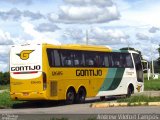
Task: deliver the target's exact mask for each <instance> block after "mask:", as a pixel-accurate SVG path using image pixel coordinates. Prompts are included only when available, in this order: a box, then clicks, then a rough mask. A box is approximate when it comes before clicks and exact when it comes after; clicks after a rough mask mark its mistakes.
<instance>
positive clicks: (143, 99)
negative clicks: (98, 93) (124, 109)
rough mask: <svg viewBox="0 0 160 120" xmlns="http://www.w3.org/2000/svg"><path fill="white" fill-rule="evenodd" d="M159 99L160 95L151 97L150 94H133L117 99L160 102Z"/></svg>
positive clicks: (132, 101) (131, 101) (129, 101)
mask: <svg viewBox="0 0 160 120" xmlns="http://www.w3.org/2000/svg"><path fill="white" fill-rule="evenodd" d="M159 101H160V96H159V97H150V96H144V95H139V96H131V97H129V98H121V99H118V100H117V102H128V103H137V102H138V103H139V102H159Z"/></svg>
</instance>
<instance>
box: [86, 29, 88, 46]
mask: <svg viewBox="0 0 160 120" xmlns="http://www.w3.org/2000/svg"><path fill="white" fill-rule="evenodd" d="M86 45H88V30H86Z"/></svg>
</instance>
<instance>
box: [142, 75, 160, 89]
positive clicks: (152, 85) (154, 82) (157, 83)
mask: <svg viewBox="0 0 160 120" xmlns="http://www.w3.org/2000/svg"><path fill="white" fill-rule="evenodd" d="M152 90H153V91H159V90H160V75H159V79H152V78H150V79H149V80H148V79H147V75H146V74H145V75H144V91H152Z"/></svg>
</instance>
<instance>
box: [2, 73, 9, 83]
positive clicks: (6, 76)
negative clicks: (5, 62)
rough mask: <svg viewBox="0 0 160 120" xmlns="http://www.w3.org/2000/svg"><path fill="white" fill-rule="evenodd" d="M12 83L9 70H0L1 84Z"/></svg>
mask: <svg viewBox="0 0 160 120" xmlns="http://www.w3.org/2000/svg"><path fill="white" fill-rule="evenodd" d="M9 83H10V75H9V72H4V73H3V72H0V84H1V85H6V84H9Z"/></svg>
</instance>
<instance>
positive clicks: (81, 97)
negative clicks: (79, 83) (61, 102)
mask: <svg viewBox="0 0 160 120" xmlns="http://www.w3.org/2000/svg"><path fill="white" fill-rule="evenodd" d="M85 99H86V90H85V88H83V87H81V88H80V89H79V90H78V93H77V96H76V102H77V103H84V102H85Z"/></svg>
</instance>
